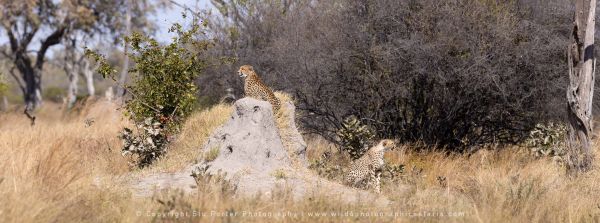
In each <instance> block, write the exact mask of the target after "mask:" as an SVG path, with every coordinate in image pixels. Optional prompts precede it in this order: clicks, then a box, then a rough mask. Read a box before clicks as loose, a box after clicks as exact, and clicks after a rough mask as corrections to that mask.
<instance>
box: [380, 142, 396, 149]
mask: <svg viewBox="0 0 600 223" xmlns="http://www.w3.org/2000/svg"><path fill="white" fill-rule="evenodd" d="M381 145H382V146H383V148H384V151H388V150H391V149H394V148H396V142H394V141H393V140H389V139H384V140H381Z"/></svg>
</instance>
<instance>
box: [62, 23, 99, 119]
mask: <svg viewBox="0 0 600 223" xmlns="http://www.w3.org/2000/svg"><path fill="white" fill-rule="evenodd" d="M65 38H66V40H65V43H64V44H63V45H64V57H63V61H62V62H63V63H62V67H63V68H64V70H65V73H66V74H67V77H68V80H69V85H68V88H67V98H66V99H67V100H66V102H67V104H66V106H67V108H70V107H72V106H73V104H74V103H75V100H76V98H77V94H78V90H79V89H78V85H77V84H78V81H79V76H81V77H83V78H84V79H85V83H86V88H87V95H88V96H94V95H95V94H96V88H95V87H94V73H95V72H94V69H95V67H94V66H92V64H91V62H90V61H89V60H88V58H87V57H86V56H85V54H84V53H83V52H82V51H81V49H82V48H83V46H86V45H88V44H89V39H88V36H87V35H85V34H83V33H80V34H79V35H78V33H77V32H76V33H72V34H70V35H67V36H65Z"/></svg>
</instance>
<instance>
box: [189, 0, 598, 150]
mask: <svg viewBox="0 0 600 223" xmlns="http://www.w3.org/2000/svg"><path fill="white" fill-rule="evenodd" d="M261 3H263V1H249V2H248V3H247V4H237V5H236V4H234V3H232V4H228V5H227V6H226V7H229V8H225V9H224V10H223V12H231V11H237V12H240V13H224V16H227V17H230V21H231V22H229V23H228V22H226V20H225V21H223V20H218V18H217V19H214V20H215V21H214V22H211V23H210V24H211V27H210V29H211V31H212V32H215V33H216V34H215V35H214V36H216V37H217V40H216V42H217V44H216V45H217V47H216V48H217V49H215V50H213V51H211V53H212V54H213V55H212V56H214V57H216V58H218V57H221V56H225V57H227V56H237V57H238V61H240V62H241V63H251V64H255V65H256V66H259V67H260V69H261V70H264V72H262V73H261V74H262V77H263V78H264V80H265V82H267V83H269V84H271V85H273V86H274V88H276V89H281V90H284V91H288V92H293V93H295V97H296V99H297V100H296V101H297V102H298V103H297V106H298V109H299V110H302V111H303V112H304V114H306V115H305V116H303V117H300V123H301V124H302V127H303V128H304V129H306V130H307V131H308V132H310V133H317V134H319V135H322V136H324V137H325V138H327V139H329V140H332V141H333V140H336V137H337V134H336V133H337V131H338V130H339V129H341V128H342V126H341V123H342V121H343V118H344V117H346V116H348V115H355V116H356V117H357V118H358V119H360V120H362V121H363V122H364V123H363V124H366V125H369V126H370V127H371V128H372V129H373V130H374V133H375V134H376V136H377V137H378V138H397V139H400V140H401V141H403V142H416V141H422V142H424V143H426V144H435V145H440V146H442V147H444V148H448V149H453V150H463V149H465V148H468V147H471V146H478V145H482V144H486V143H521V142H523V140H524V139H526V138H527V133H528V132H529V131H530V130H531V129H532V128H534V127H535V124H536V123H540V122H547V121H551V120H557V119H559V118H561V117H562V115H563V114H562V112H563V111H564V108H563V107H562V105H563V104H565V103H566V102H565V97H564V89H563V87H562V86H565V85H566V83H567V78H566V76H565V75H564V72H565V68H564V67H563V66H562V64H564V46H565V45H566V43H567V40H568V33H569V30H570V29H571V27H570V24H571V23H572V22H571V20H572V18H571V16H570V15H572V13H573V12H572V10H573V9H572V8H573V7H569V5H570V3H568V1H564V0H548V1H477V0H448V1H439V0H407V1H398V0H379V1H353V0H340V1H317V2H313V1H293V2H292V3H290V4H288V5H285V4H277V3H273V4H272V5H269V6H270V7H265V4H264V3H263V4H261ZM234 7H235V8H234ZM282 11H283V12H285V13H282ZM230 30H235V31H236V34H235V35H231V34H230ZM240 36H242V37H244V38H238V37H240ZM210 69H214V71H212V72H210V73H209V75H208V76H206V77H203V78H201V80H200V81H202V82H203V83H206V84H207V86H211V88H216V89H214V90H213V89H208V88H207V89H203V91H204V92H205V93H206V94H211V92H213V93H212V94H219V95H215V96H214V97H215V98H218V97H220V96H221V95H222V92H223V91H224V89H225V88H227V87H230V86H231V87H236V88H237V89H238V90H239V89H241V87H242V84H241V81H239V80H237V79H234V78H235V77H234V75H229V76H228V75H225V76H223V75H221V74H223V73H234V72H235V66H229V65H224V66H215V67H211V68H210ZM284 74H285V78H281V77H282V75H284ZM209 76H212V77H209ZM224 79H225V80H224ZM208 83H210V84H208ZM232 85H233V86H232ZM219 88H220V89H219ZM238 92H240V91H238ZM598 92H600V91H596V93H598ZM595 98H600V97H595Z"/></svg>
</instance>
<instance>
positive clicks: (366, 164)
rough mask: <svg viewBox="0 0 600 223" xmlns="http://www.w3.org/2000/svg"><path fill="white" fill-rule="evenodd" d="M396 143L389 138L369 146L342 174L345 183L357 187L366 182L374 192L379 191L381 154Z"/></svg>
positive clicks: (381, 165)
mask: <svg viewBox="0 0 600 223" xmlns="http://www.w3.org/2000/svg"><path fill="white" fill-rule="evenodd" d="M395 146H396V143H394V141H392V140H389V139H384V140H381V141H380V142H379V143H378V144H377V145H376V146H373V147H371V148H370V149H369V150H368V151H367V152H366V153H365V154H364V155H363V156H361V157H360V158H359V159H357V160H356V161H354V162H353V163H352V165H351V166H350V170H349V171H348V173H347V174H346V175H345V176H344V181H345V183H346V184H348V185H350V186H353V187H357V186H361V185H363V184H364V183H365V181H366V183H367V185H366V186H367V187H374V188H375V192H376V193H380V192H381V185H380V184H381V168H382V167H383V165H384V161H383V155H384V153H385V152H386V151H388V150H390V149H392V148H394V147H395Z"/></svg>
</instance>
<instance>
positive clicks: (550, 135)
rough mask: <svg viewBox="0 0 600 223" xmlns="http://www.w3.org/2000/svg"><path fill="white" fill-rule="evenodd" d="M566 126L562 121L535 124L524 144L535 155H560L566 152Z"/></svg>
mask: <svg viewBox="0 0 600 223" xmlns="http://www.w3.org/2000/svg"><path fill="white" fill-rule="evenodd" d="M566 136H567V127H566V126H565V125H564V124H562V123H553V122H550V123H548V124H537V125H536V126H535V128H534V129H533V130H532V131H531V132H529V137H528V138H527V140H526V141H525V144H526V145H527V146H528V147H530V148H531V151H532V152H533V153H534V154H535V155H536V156H552V157H562V156H563V155H565V152H566V138H565V137H566Z"/></svg>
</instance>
